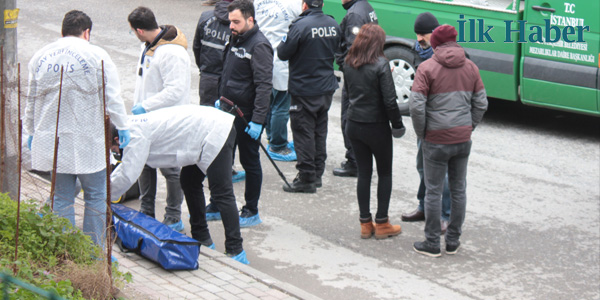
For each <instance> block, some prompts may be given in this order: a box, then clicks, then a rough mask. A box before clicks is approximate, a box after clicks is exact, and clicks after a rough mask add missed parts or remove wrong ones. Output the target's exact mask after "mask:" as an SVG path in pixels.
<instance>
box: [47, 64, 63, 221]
mask: <svg viewBox="0 0 600 300" xmlns="http://www.w3.org/2000/svg"><path fill="white" fill-rule="evenodd" d="M62 86H63V67H62V66H61V67H60V87H59V89H58V108H57V109H56V129H55V133H54V161H53V162H52V181H51V184H50V200H51V201H52V202H51V203H52V204H51V205H50V208H51V209H52V210H53V211H54V192H55V187H56V165H57V160H58V142H59V141H58V140H59V139H58V121H59V120H60V101H61V98H62Z"/></svg>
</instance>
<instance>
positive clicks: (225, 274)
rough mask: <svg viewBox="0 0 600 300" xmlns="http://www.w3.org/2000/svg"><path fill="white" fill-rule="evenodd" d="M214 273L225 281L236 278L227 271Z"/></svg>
mask: <svg viewBox="0 0 600 300" xmlns="http://www.w3.org/2000/svg"><path fill="white" fill-rule="evenodd" d="M213 275H214V276H215V277H217V278H219V279H221V280H225V281H231V280H233V279H235V277H233V276H231V275H230V274H227V273H225V272H215V273H213Z"/></svg>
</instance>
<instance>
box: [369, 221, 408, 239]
mask: <svg viewBox="0 0 600 300" xmlns="http://www.w3.org/2000/svg"><path fill="white" fill-rule="evenodd" d="M382 221H384V222H382ZM400 233H402V228H401V227H400V225H392V224H390V220H389V218H385V220H381V221H380V220H376V222H375V238H376V239H378V240H380V239H387V238H389V237H392V236H395V235H399V234H400Z"/></svg>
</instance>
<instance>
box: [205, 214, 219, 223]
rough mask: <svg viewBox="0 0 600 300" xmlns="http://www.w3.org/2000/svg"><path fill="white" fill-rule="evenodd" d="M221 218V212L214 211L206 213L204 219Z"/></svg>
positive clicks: (213, 219) (216, 219)
mask: <svg viewBox="0 0 600 300" xmlns="http://www.w3.org/2000/svg"><path fill="white" fill-rule="evenodd" d="M219 220H221V213H220V212H216V213H209V212H207V213H206V221H219Z"/></svg>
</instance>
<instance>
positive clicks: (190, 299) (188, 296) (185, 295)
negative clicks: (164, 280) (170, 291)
mask: <svg viewBox="0 0 600 300" xmlns="http://www.w3.org/2000/svg"><path fill="white" fill-rule="evenodd" d="M177 296H180V297H183V299H188V300H195V299H198V297H196V295H194V294H193V293H190V292H186V291H181V292H179V293H178V294H177Z"/></svg>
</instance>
